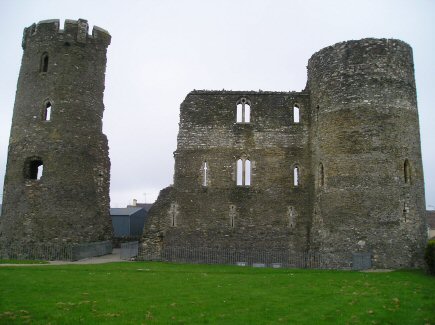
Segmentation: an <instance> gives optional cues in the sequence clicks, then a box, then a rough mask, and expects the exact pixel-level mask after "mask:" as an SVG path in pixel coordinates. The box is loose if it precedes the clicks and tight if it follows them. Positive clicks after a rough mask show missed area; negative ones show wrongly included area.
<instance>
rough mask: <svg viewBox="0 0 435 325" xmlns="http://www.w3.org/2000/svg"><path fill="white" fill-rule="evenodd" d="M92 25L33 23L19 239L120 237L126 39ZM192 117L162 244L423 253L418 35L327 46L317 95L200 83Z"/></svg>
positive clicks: (20, 101)
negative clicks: (116, 183)
mask: <svg viewBox="0 0 435 325" xmlns="http://www.w3.org/2000/svg"><path fill="white" fill-rule="evenodd" d="M87 29H88V27H87V23H86V21H84V20H79V21H66V23H65V29H64V30H59V22H58V21H57V20H55V21H44V22H40V23H38V25H36V26H35V25H33V26H31V27H30V28H27V29H25V33H24V39H23V49H24V55H23V62H22V66H21V72H20V77H19V82H18V89H17V96H16V102H15V108H14V117H13V122H12V130H11V138H10V145H9V156H8V165H7V172H6V177H5V187H4V201H3V216H2V217H1V218H2V222H1V224H0V236H2V237H3V238H8V239H11V240H12V239H13V240H18V239H19V240H24V241H76V242H91V241H100V240H105V239H108V238H110V236H111V230H110V225H109V222H110V219H109V217H108V211H109V196H108V192H109V158H108V150H107V140H106V137H105V136H104V135H103V134H102V130H101V119H102V114H103V108H104V106H103V101H102V98H103V90H104V73H105V64H106V48H107V46H108V45H109V43H110V35H109V34H108V33H107V32H105V31H104V30H102V29H99V28H94V30H93V32H92V36H91V35H88V33H87ZM49 113H50V114H49ZM48 116H49V117H48ZM179 125H180V129H179V133H178V143H177V149H176V151H175V153H174V157H175V175H174V184H173V186H170V187H168V188H166V189H164V190H162V191H161V193H160V195H159V198H158V199H157V201H156V203H155V204H154V206H153V207H152V209H151V210H150V211H149V216H148V221H147V222H146V224H145V228H144V235H143V249H144V250H145V251H147V252H148V253H150V254H155V255H156V256H158V254H159V252H161V251H162V250H163V249H165V248H170V247H188V248H189V247H191V248H197V247H201V248H206V249H217V250H226V249H231V250H242V251H243V250H244V251H246V250H251V251H253V250H254V251H280V250H283V251H294V252H307V251H308V252H319V253H321V254H323V256H326V258H327V260H328V261H330V262H331V265H332V264H334V263H335V262H336V261H339V260H341V259H343V258H344V255H346V254H349V253H352V254H358V253H361V254H369V255H370V256H371V259H372V264H373V266H374V267H379V268H380V267H382V268H385V267H387V268H398V267H417V266H419V265H420V264H421V262H422V253H423V247H424V245H425V243H426V236H427V235H426V228H425V219H424V216H425V202H424V182H423V169H422V160H421V149H420V135H419V122H418V111H417V100H416V88H415V80H414V67H413V59H412V49H411V48H410V46H409V45H407V44H406V43H404V42H402V41H399V40H394V39H363V40H359V41H348V42H343V43H338V44H335V45H333V46H330V47H327V48H324V49H322V50H320V51H319V52H317V53H315V54H314V55H313V56H312V57H311V58H310V60H309V62H308V81H307V85H306V87H305V89H304V90H303V91H301V92H293V91H291V92H270V91H259V92H254V91H205V90H202V91H197V90H195V91H192V92H191V93H189V94H188V95H187V97H186V99H185V100H184V101H183V103H182V104H181V108H180V124H179ZM41 166H43V167H44V170H43V173H42V176H41V177H39V176H38V170H39V169H40V168H41Z"/></svg>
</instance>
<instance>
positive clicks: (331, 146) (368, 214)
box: [307, 39, 427, 268]
mask: <svg viewBox="0 0 435 325" xmlns="http://www.w3.org/2000/svg"><path fill="white" fill-rule="evenodd" d="M307 86H308V90H309V92H310V96H311V106H312V116H313V124H312V125H313V130H312V132H313V139H314V140H313V146H312V148H313V165H312V168H313V170H314V171H315V175H316V182H315V199H314V203H315V204H314V215H313V227H312V236H311V240H312V245H313V248H315V249H319V250H320V251H321V252H323V253H329V254H330V256H331V259H334V258H336V259H337V260H339V259H343V258H346V257H348V256H345V255H346V252H347V253H348V252H352V253H367V254H369V255H371V261H372V264H373V266H374V267H392V268H397V267H416V266H418V265H419V264H420V263H421V261H422V254H423V247H424V245H425V242H426V236H427V234H426V229H425V217H424V216H425V200H424V182H423V168H422V160H421V149H420V134H419V121H418V111H417V99H416V88H415V80H414V66H413V58H412V49H411V47H410V46H409V45H407V44H406V43H404V42H402V41H399V40H394V39H363V40H359V41H349V42H343V43H338V44H335V45H333V46H330V47H327V48H324V49H322V50H320V51H319V52H317V53H315V54H314V55H313V56H312V57H311V58H310V60H309V62H308V84H307Z"/></svg>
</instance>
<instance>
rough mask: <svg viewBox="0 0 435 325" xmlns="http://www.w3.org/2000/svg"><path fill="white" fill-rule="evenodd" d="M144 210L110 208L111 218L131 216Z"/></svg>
mask: <svg viewBox="0 0 435 325" xmlns="http://www.w3.org/2000/svg"><path fill="white" fill-rule="evenodd" d="M142 209H143V208H110V215H111V216H131V215H132V214H135V213H136V212H138V211H139V210H142Z"/></svg>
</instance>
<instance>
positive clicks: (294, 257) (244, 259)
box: [136, 246, 352, 269]
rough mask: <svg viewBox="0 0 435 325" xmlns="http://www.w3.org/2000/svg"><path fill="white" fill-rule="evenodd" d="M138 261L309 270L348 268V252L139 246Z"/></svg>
mask: <svg viewBox="0 0 435 325" xmlns="http://www.w3.org/2000/svg"><path fill="white" fill-rule="evenodd" d="M136 259H137V260H138V261H151V260H158V261H165V262H176V263H190V264H232V265H240V266H254V267H273V268H279V267H285V268H310V269H351V268H352V254H351V253H346V254H341V255H340V258H337V257H336V255H334V257H332V256H331V255H330V254H325V253H319V252H294V251H290V250H255V251H254V250H232V249H210V248H202V247H195V248H192V247H165V248H162V249H161V250H160V253H159V254H158V255H157V256H156V254H155V253H153V254H150V253H148V252H147V250H146V249H144V248H143V247H142V246H139V249H138V253H137V258H136Z"/></svg>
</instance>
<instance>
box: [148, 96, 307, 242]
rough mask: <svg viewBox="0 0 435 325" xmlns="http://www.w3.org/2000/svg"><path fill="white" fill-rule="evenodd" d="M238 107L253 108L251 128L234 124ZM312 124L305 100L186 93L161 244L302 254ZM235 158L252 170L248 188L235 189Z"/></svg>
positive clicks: (285, 97)
mask: <svg viewBox="0 0 435 325" xmlns="http://www.w3.org/2000/svg"><path fill="white" fill-rule="evenodd" d="M242 99H245V100H246V101H247V103H249V106H250V121H249V123H248V122H245V123H237V122H236V114H237V113H236V111H237V103H239V102H240V101H241V100H242ZM295 104H296V105H298V106H299V110H300V121H299V122H298V123H295V122H294V120H293V107H294V105H295ZM309 123H310V114H309V101H308V96H307V94H304V93H294V92H288V93H287V92H231V91H193V92H191V93H190V94H189V95H188V96H187V97H186V99H185V100H184V102H183V103H182V105H181V112H180V130H179V134H178V146H177V150H176V152H175V153H174V156H175V175H174V186H173V190H172V194H171V195H172V198H171V200H170V203H169V202H168V204H169V206H168V205H166V206H165V207H164V209H166V211H164V210H163V211H162V212H161V213H162V214H166V216H165V217H161V218H163V220H164V222H163V224H162V225H163V226H164V232H163V233H162V234H161V235H162V236H163V237H164V240H163V243H164V244H166V245H170V246H186V245H187V246H189V245H190V246H195V247H197V246H200V247H211V248H237V249H255V248H258V249H264V248H268V249H278V248H292V249H295V250H304V249H306V248H307V247H306V244H307V235H308V233H309V224H310V220H309V218H310V216H311V210H310V209H311V203H310V197H311V196H310V192H311V189H312V180H311V173H310V152H309V143H308V135H309V134H308V130H309ZM239 158H243V159H246V160H249V161H250V163H251V168H250V170H251V184H250V185H249V186H238V185H237V180H236V178H237V166H236V161H237V160H238V159H239ZM205 163H206V165H207V177H206V182H205V183H204V164H205ZM295 166H298V168H299V173H300V175H299V185H298V186H294V180H293V169H294V167H295ZM159 201H160V200H158V202H159ZM152 214H153V213H151V215H152ZM174 218H175V221H174ZM150 219H152V218H150ZM150 222H151V223H152V221H150Z"/></svg>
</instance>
